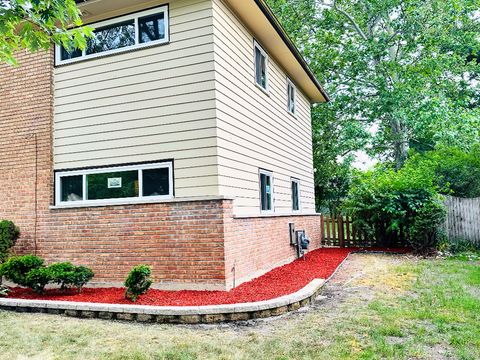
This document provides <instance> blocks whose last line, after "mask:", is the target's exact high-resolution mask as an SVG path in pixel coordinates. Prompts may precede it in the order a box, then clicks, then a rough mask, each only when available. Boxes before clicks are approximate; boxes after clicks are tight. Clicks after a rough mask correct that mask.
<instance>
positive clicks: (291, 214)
mask: <svg viewBox="0 0 480 360" xmlns="http://www.w3.org/2000/svg"><path fill="white" fill-rule="evenodd" d="M320 215H322V214H320V213H302V212H293V213H260V214H245V215H243V214H241V215H234V216H233V218H234V219H250V218H273V217H295V216H320Z"/></svg>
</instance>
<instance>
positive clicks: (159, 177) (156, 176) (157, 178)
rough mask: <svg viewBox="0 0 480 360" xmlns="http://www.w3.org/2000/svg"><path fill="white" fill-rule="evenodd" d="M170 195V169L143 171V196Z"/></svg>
mask: <svg viewBox="0 0 480 360" xmlns="http://www.w3.org/2000/svg"><path fill="white" fill-rule="evenodd" d="M169 193H170V187H169V169H168V168H162V169H152V170H143V196H161V195H168V194H169Z"/></svg>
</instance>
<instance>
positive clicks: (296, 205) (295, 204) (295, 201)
mask: <svg viewBox="0 0 480 360" xmlns="http://www.w3.org/2000/svg"><path fill="white" fill-rule="evenodd" d="M292 210H293V211H300V180H298V179H292Z"/></svg>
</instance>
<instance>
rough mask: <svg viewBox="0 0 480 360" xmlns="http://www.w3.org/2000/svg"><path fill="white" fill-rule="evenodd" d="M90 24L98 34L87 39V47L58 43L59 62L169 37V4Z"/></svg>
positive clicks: (137, 45) (57, 59)
mask: <svg viewBox="0 0 480 360" xmlns="http://www.w3.org/2000/svg"><path fill="white" fill-rule="evenodd" d="M90 26H92V27H93V28H94V29H95V30H94V32H93V33H94V37H93V38H91V39H88V40H87V46H86V48H85V49H84V50H83V51H82V50H68V49H65V48H64V47H63V46H59V45H57V46H56V63H57V65H58V64H67V63H71V62H76V61H80V60H83V59H90V58H95V57H98V56H104V55H108V54H113V53H118V52H123V51H128V50H132V49H135V48H141V47H145V46H151V45H156V44H161V43H165V42H168V41H169V34H168V7H167V6H161V7H158V8H155V9H151V10H147V11H142V12H139V13H136V14H132V15H126V16H122V17H118V18H115V19H111V20H106V21H102V22H99V23H95V24H91V25H90Z"/></svg>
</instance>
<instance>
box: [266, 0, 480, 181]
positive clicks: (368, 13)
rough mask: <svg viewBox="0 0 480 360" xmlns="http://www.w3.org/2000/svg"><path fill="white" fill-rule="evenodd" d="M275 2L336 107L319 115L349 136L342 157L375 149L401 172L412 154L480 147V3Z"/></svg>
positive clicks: (337, 150)
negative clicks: (441, 146) (412, 150)
mask: <svg viewBox="0 0 480 360" xmlns="http://www.w3.org/2000/svg"><path fill="white" fill-rule="evenodd" d="M267 1H268V3H269V5H270V6H271V7H272V9H273V10H274V12H275V13H276V15H277V16H279V18H280V20H281V21H282V23H283V25H284V26H285V27H286V29H287V32H288V33H289V34H290V36H291V37H292V39H293V40H294V42H295V43H296V44H297V45H298V47H299V49H300V50H301V51H302V53H303V54H304V56H305V57H306V59H307V61H308V62H309V64H310V67H311V68H312V69H313V70H314V72H315V74H316V75H317V77H318V78H319V79H320V80H321V82H322V83H324V85H325V88H326V90H327V92H328V93H329V94H330V96H331V98H332V100H333V101H332V102H331V103H329V104H326V105H320V106H316V107H314V109H313V113H314V126H313V127H314V129H315V128H321V129H323V128H325V127H326V126H329V127H331V128H333V129H334V133H337V134H339V136H338V137H335V136H333V137H332V138H330V139H324V140H326V141H328V142H329V143H335V142H339V143H341V144H342V145H341V146H336V145H335V144H333V145H332V146H331V147H330V148H331V150H332V151H333V153H332V156H333V154H336V155H338V156H341V155H345V154H346V153H347V154H348V151H350V152H352V151H355V150H357V149H362V148H366V149H367V150H368V151H369V153H370V154H372V155H375V156H378V157H379V158H382V159H385V158H389V159H394V160H395V163H396V165H397V168H399V167H400V165H401V164H403V162H404V161H405V158H406V156H407V153H408V149H409V147H413V148H415V149H417V150H419V149H433V148H435V147H436V146H437V145H438V144H444V145H449V146H458V147H460V148H463V149H468V148H469V147H470V144H472V143H478V141H479V139H480V107H479V106H478V104H479V99H480V83H479V82H478V80H479V75H480V62H479V61H478V60H477V57H478V54H480V38H479V37H478V34H479V33H480V22H479V21H478V10H479V9H480V4H479V2H478V0H380V1H371V0H359V1H353V0H333V1H318V0H302V1H288V0H267ZM317 122H320V123H317ZM321 122H324V123H323V124H322V123H321ZM325 123H326V124H325ZM365 142H367V144H365ZM317 146H318V144H315V145H314V150H315V151H314V154H315V156H316V157H317V158H316V159H315V162H316V163H319V162H321V161H322V158H320V156H322V155H324V153H323V152H322V151H317ZM342 147H343V148H344V149H342ZM329 158H330V157H329ZM318 174H319V172H317V176H318Z"/></svg>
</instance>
